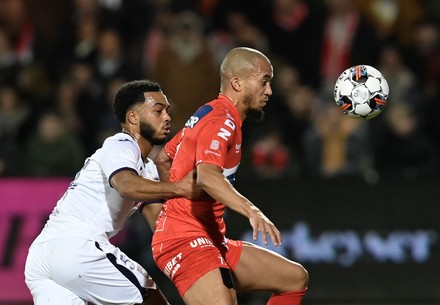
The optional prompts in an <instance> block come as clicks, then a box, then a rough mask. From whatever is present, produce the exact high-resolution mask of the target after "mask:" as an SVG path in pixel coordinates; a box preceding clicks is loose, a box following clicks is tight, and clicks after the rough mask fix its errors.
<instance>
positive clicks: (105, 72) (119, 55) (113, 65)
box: [93, 28, 141, 87]
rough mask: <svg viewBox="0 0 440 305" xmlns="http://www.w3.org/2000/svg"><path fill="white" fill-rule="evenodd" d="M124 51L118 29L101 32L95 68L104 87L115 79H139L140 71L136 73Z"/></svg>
mask: <svg viewBox="0 0 440 305" xmlns="http://www.w3.org/2000/svg"><path fill="white" fill-rule="evenodd" d="M124 51H125V49H124V47H123V45H122V40H121V35H120V33H119V32H118V30H117V29H114V28H108V29H104V30H102V31H101V32H100V35H99V39H98V50H97V54H96V59H95V62H94V63H93V68H94V73H95V76H96V78H97V80H98V81H99V82H100V83H102V84H103V87H105V86H106V85H107V84H108V82H109V81H110V80H111V79H113V78H118V77H124V78H137V76H138V75H139V73H140V71H137V72H138V73H135V69H133V67H131V65H130V62H129V61H128V60H127V57H126V54H125V53H124ZM139 69H141V67H139Z"/></svg>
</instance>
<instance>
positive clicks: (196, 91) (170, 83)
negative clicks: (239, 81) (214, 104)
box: [150, 11, 219, 133]
mask: <svg viewBox="0 0 440 305" xmlns="http://www.w3.org/2000/svg"><path fill="white" fill-rule="evenodd" d="M203 31H204V29H203V24H202V20H201V19H200V17H199V16H198V15H197V14H195V13H194V12H190V11H182V12H179V13H177V14H176V15H175V19H174V22H173V25H172V28H171V33H170V36H169V38H168V40H167V41H166V43H165V44H164V45H163V46H162V48H161V49H160V51H159V53H158V57H157V62H156V63H155V64H154V69H153V71H152V73H151V77H150V78H151V79H154V80H156V81H157V82H159V83H160V84H161V86H162V88H163V90H164V91H165V92H167V97H168V99H169V101H170V104H171V107H172V111H173V115H172V117H173V124H172V132H173V133H176V132H177V131H178V130H180V129H181V128H182V127H183V125H184V124H185V123H186V121H187V119H188V118H189V117H190V116H191V115H192V114H193V113H194V112H195V110H197V108H198V107H199V106H200V101H208V100H210V99H212V98H213V97H215V96H217V94H218V90H219V88H218V79H219V75H218V71H217V67H216V63H215V61H214V54H213V52H212V50H211V49H210V48H209V45H208V41H207V39H206V37H205V36H204V35H203Z"/></svg>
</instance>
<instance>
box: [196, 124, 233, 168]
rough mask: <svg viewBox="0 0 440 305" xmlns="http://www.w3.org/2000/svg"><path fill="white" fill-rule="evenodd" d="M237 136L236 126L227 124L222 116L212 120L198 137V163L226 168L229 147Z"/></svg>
mask: <svg viewBox="0 0 440 305" xmlns="http://www.w3.org/2000/svg"><path fill="white" fill-rule="evenodd" d="M235 136H236V131H235V128H233V127H232V126H231V125H229V126H228V125H225V119H224V118H222V117H218V118H214V119H212V120H210V121H209V122H208V123H207V124H206V125H205V126H203V128H201V130H200V133H199V136H198V139H197V150H196V165H198V164H200V163H210V164H215V165H217V166H219V167H220V168H222V169H224V165H225V162H226V157H227V154H228V149H229V147H230V146H231V143H232V142H233V141H234V139H235Z"/></svg>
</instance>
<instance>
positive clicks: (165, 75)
mask: <svg viewBox="0 0 440 305" xmlns="http://www.w3.org/2000/svg"><path fill="white" fill-rule="evenodd" d="M236 46H248V47H253V48H256V49H258V50H260V51H262V52H263V53H265V54H266V55H268V57H269V58H270V59H271V61H272V63H273V66H274V75H275V76H274V80H273V96H272V97H271V99H270V102H269V104H268V106H267V107H266V119H265V121H264V122H262V123H254V122H252V121H250V120H249V121H246V122H245V125H244V143H243V146H244V154H245V155H244V159H243V166H244V167H246V168H247V169H249V170H250V171H252V172H253V173H255V175H258V176H260V177H263V178H283V177H317V178H332V177H341V176H356V177H362V178H363V179H365V180H366V181H368V182H371V183H376V182H377V181H379V179H381V178H383V177H391V178H398V179H405V180H412V179H418V178H423V177H427V176H430V175H435V174H437V173H439V168H440V167H439V156H440V120H439V119H438V115H439V114H440V90H439V89H440V2H439V1H436V0H430V1H429V0H236V1H230V0H70V1H59V0H38V1H31V0H1V1H0V176H3V177H5V176H34V177H44V176H46V177H47V176H73V175H74V174H75V173H76V172H77V171H78V170H79V168H80V167H81V166H82V162H83V161H84V158H85V157H87V156H88V155H90V154H91V153H93V152H94V151H95V150H96V149H97V148H98V147H99V146H101V144H102V141H103V139H105V137H107V136H109V135H111V134H113V133H115V132H117V131H119V130H120V127H119V124H118V123H117V121H116V119H115V118H114V116H113V113H112V108H111V102H112V98H113V94H114V92H115V90H116V89H117V88H118V87H119V86H120V85H121V84H122V83H124V82H126V81H129V80H133V79H141V78H149V79H152V80H155V81H158V82H159V83H160V84H161V86H162V89H163V90H164V92H165V94H166V95H167V97H168V99H169V101H170V103H171V105H172V110H171V116H172V124H173V133H175V132H177V131H178V130H179V129H180V128H181V127H182V126H183V125H184V123H185V121H186V119H187V118H188V117H189V116H190V115H191V114H192V113H193V112H194V111H195V110H196V109H197V108H198V107H199V106H200V105H202V104H203V103H205V102H207V101H209V100H211V99H213V98H215V97H216V96H217V94H218V91H219V72H218V71H219V65H220V62H221V60H222V59H223V57H224V55H225V54H226V52H227V51H228V50H230V49H231V48H233V47H236ZM356 64H368V65H372V66H374V67H376V68H378V69H379V70H380V71H381V72H382V73H383V75H384V76H385V78H386V79H387V81H388V83H389V86H390V91H391V94H390V98H389V103H388V105H387V108H386V109H385V110H384V111H383V113H382V114H381V115H380V116H379V117H377V118H375V119H372V120H369V121H365V120H356V119H351V118H347V117H345V116H343V115H342V114H341V113H340V112H339V109H338V107H337V106H336V104H335V102H334V100H333V86H334V83H335V81H336V79H337V77H338V76H339V75H340V74H341V73H342V71H344V70H345V69H346V68H348V67H350V66H352V65H356Z"/></svg>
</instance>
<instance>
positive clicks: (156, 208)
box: [141, 202, 163, 232]
mask: <svg viewBox="0 0 440 305" xmlns="http://www.w3.org/2000/svg"><path fill="white" fill-rule="evenodd" d="M162 205H163V204H162V203H159V202H155V203H145V204H143V206H142V210H141V213H142V215H143V216H144V218H145V219H146V220H147V222H148V224H149V225H150V228H151V231H153V232H154V231H155V230H156V219H157V217H159V214H160V211H161V210H162Z"/></svg>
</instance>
